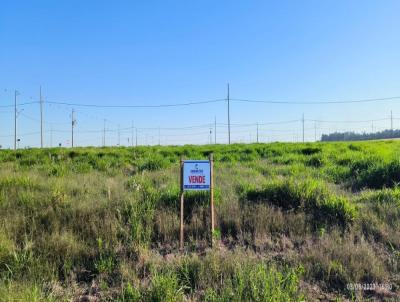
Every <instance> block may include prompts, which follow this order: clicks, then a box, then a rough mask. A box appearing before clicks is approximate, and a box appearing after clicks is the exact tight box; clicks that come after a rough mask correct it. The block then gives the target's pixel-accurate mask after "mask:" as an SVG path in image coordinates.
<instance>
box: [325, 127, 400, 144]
mask: <svg viewBox="0 0 400 302" xmlns="http://www.w3.org/2000/svg"><path fill="white" fill-rule="evenodd" d="M389 138H400V130H383V131H380V132H374V133H366V132H363V133H355V132H352V131H349V132H334V133H330V134H322V136H321V141H323V142H333V141H364V140H373V139H389Z"/></svg>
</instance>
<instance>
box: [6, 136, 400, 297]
mask: <svg viewBox="0 0 400 302" xmlns="http://www.w3.org/2000/svg"><path fill="white" fill-rule="evenodd" d="M211 152H213V153H214V159H215V186H216V188H215V204H216V218H217V220H216V228H217V229H216V231H215V234H214V235H213V236H214V237H215V239H216V240H217V244H216V246H215V247H214V249H213V250H211V249H210V248H209V247H208V243H209V241H210V239H211V238H210V234H209V229H210V215H209V213H210V212H209V211H210V210H209V201H208V195H207V194H206V193H201V192H198V193H196V192H194V193H190V194H189V193H188V194H186V197H185V212H184V221H185V253H184V254H181V253H179V251H178V239H179V184H178V181H179V159H180V157H184V158H186V159H206V158H207V157H208V155H209V154H210V153H211ZM399 155H400V142H398V141H376V142H357V143H314V144H311V143H307V144H284V143H273V144H252V145H241V144H234V145H230V146H226V145H215V146H210V145H209V146H183V147H177V146H176V147H175V146H170V147H160V146H156V147H137V148H124V147H119V148H75V149H73V150H71V149H63V148H52V149H43V150H39V149H32V150H19V151H17V152H14V151H10V150H1V151H0V168H1V169H0V229H1V232H0V282H1V283H0V297H1V298H0V300H1V299H2V297H7V299H8V300H5V301H65V300H71V299H72V300H73V299H79V298H80V297H82V296H86V297H89V296H95V297H101V300H104V301H112V300H118V301H179V300H182V301H185V300H192V301H268V300H270V301H301V300H303V299H305V300H312V299H313V298H315V297H316V296H321V295H328V296H330V297H332V296H334V297H336V298H337V299H341V298H351V297H352V296H354V294H355V293H352V292H350V291H348V290H347V288H346V283H365V282H377V283H385V282H386V283H390V284H392V288H393V290H392V291H393V293H392V294H395V293H396V291H398V290H399V288H400V283H399V281H398V280H400V276H399V271H400V265H399V263H400V257H399V255H400V239H399V238H400V231H399V230H400V193H399V187H398V182H399V181H400V165H399V161H398V157H399ZM311 288H314V289H313V290H310V289H311ZM315 288H317V290H315ZM357 295H359V293H358V294H357ZM374 295H375V293H373V292H367V293H364V297H368V296H374ZM399 298H400V297H399ZM1 301H2V300H1Z"/></svg>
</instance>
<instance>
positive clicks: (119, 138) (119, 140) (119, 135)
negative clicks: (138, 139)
mask: <svg viewBox="0 0 400 302" xmlns="http://www.w3.org/2000/svg"><path fill="white" fill-rule="evenodd" d="M120 143H121V132H120V127H119V124H118V146H119V144H120Z"/></svg>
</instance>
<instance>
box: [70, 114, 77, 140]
mask: <svg viewBox="0 0 400 302" xmlns="http://www.w3.org/2000/svg"><path fill="white" fill-rule="evenodd" d="M74 112H75V111H74V109H72V113H71V147H72V148H73V147H74V127H75V123H76V121H75V118H74Z"/></svg>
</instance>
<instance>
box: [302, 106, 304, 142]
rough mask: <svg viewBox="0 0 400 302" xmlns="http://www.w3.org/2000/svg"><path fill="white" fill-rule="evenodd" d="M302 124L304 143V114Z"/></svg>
mask: <svg viewBox="0 0 400 302" xmlns="http://www.w3.org/2000/svg"><path fill="white" fill-rule="evenodd" d="M302 123H303V143H304V113H303V118H302Z"/></svg>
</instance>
